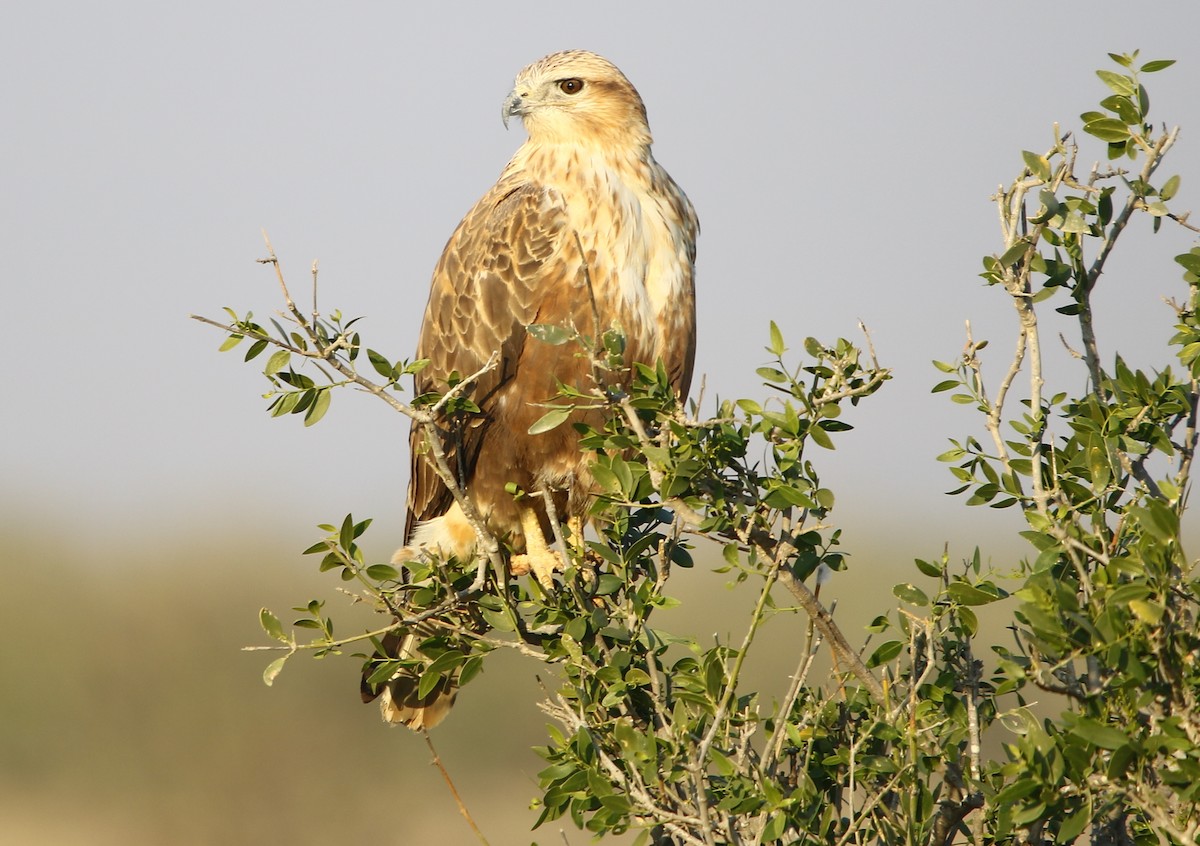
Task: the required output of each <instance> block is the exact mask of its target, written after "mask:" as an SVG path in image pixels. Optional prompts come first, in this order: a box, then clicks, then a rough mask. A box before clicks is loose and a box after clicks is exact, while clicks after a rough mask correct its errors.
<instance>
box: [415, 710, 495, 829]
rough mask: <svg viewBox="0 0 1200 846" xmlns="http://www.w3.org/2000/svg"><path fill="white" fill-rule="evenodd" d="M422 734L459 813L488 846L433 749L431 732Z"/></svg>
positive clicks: (422, 732)
mask: <svg viewBox="0 0 1200 846" xmlns="http://www.w3.org/2000/svg"><path fill="white" fill-rule="evenodd" d="M421 734H422V735H423V736H424V737H425V745H426V746H428V747H429V754H431V755H432V756H433V761H432V763H433V765H434V766H435V767H437V768H438V772H440V773H441V774H442V778H443V779H445V780H446V786H447V787H449V788H450V795H451V796H453V797H454V804H455V805H457V806H458V812H459V813H460V814H462V815H463V819H465V820H466V821H467V825H469V826H470V827H471V831H473V832H475V837H476V838H478V840H479V842H480V843H482V844H483V846H488V842H487V838H486V837H484V836H483V832H482V831H480V830H479V826H477V825H476V824H475V819H474V818H473V817H472V816H471V812H470V811H468V810H467V806H466V805H465V804H464V803H463V800H462V797H461V796H459V795H458V788H456V787H455V786H454V780H453V779H451V778H450V773H448V772H446V768H445V766H443V765H442V759H441V758H439V757H438V753H437V750H436V749H434V748H433V741H432V740H431V739H430V738H429V732H428V731H426V730H425V729H421Z"/></svg>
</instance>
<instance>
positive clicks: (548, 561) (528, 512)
mask: <svg viewBox="0 0 1200 846" xmlns="http://www.w3.org/2000/svg"><path fill="white" fill-rule="evenodd" d="M521 533H522V534H523V535H524V536H525V554H524V555H514V556H513V557H512V564H511V569H512V572H513V575H517V576H523V575H525V574H526V573H529V572H532V573H533V575H534V578H536V579H537V580H538V582H539V583H540V584H541V586H542V587H544V588H545V589H546V590H553V589H554V573H555V571H558V572H562V570H563V569H564V564H563V560H562V556H561V555H559V554H558V553H557V552H555V551H554V550H553V549H551V548H550V545H549V544H547V543H546V536H545V535H544V534H542V524H541V522H540V521H539V520H538V516H537V512H536V511H534V510H533V509H532V508H522V509H521Z"/></svg>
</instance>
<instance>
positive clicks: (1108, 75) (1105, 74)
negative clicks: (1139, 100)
mask: <svg viewBox="0 0 1200 846" xmlns="http://www.w3.org/2000/svg"><path fill="white" fill-rule="evenodd" d="M1096 76H1098V77H1100V79H1101V80H1103V82H1104V84H1105V85H1107V86H1108V87H1109V88H1111V89H1112V90H1113V91H1115V92H1116V93H1117V94H1124V95H1126V96H1129V95H1131V94H1134V93H1135V92H1136V91H1137V88H1136V87H1135V84H1134V81H1133V80H1132V79H1130V78H1129V77H1127V76H1125V75H1124V74H1120V73H1114V72H1113V71H1107V70H1098V71H1096Z"/></svg>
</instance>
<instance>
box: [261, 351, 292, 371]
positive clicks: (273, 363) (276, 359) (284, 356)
mask: <svg viewBox="0 0 1200 846" xmlns="http://www.w3.org/2000/svg"><path fill="white" fill-rule="evenodd" d="M291 360H292V354H291V353H290V352H288V351H287V350H276V351H275V352H273V353H272V354H271V357H270V358H268V359H267V366H266V368H264V369H263V373H265V374H267V375H268V376H274V375H275V374H276V373H278V372H279V371H280V370H282V369H283V368H285V367H287V366H288V362H290V361H291Z"/></svg>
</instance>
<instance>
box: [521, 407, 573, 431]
mask: <svg viewBox="0 0 1200 846" xmlns="http://www.w3.org/2000/svg"><path fill="white" fill-rule="evenodd" d="M574 410H575V406H573V405H568V406H566V407H564V408H553V409H551V410H550V411H547V412H546V413H545V414H543V415H542V416H541V417H539V418H538V419H537V420H536V421H534V423H533V425H532V426H530V427H529V434H531V435H540V434H542V432H549V431H550V430H551V429H557V428H558V427H559V426H561V425H562V424H563V423H565V422H566V420H567V418H568V417H570V416H571V412H572V411H574Z"/></svg>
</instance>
